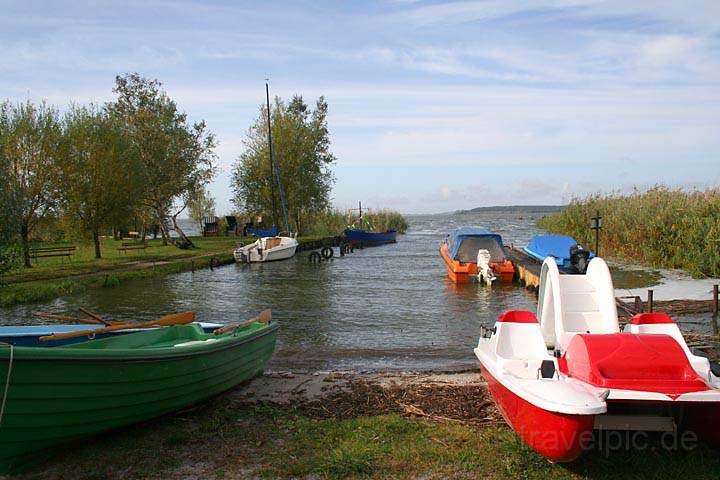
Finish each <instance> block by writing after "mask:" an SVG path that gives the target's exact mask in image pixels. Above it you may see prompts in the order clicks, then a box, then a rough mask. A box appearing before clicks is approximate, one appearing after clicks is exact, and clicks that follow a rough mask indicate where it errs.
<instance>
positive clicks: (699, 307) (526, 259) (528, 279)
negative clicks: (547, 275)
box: [505, 245, 716, 318]
mask: <svg viewBox="0 0 720 480" xmlns="http://www.w3.org/2000/svg"><path fill="white" fill-rule="evenodd" d="M505 255H507V257H508V258H509V259H510V260H511V261H512V262H513V264H514V265H515V267H516V268H517V272H518V275H517V279H518V282H520V285H522V286H524V287H525V288H527V289H528V290H532V291H534V292H537V291H538V289H539V288H540V270H541V269H542V263H540V262H539V261H538V260H536V259H534V258H532V257H530V256H529V255H528V254H527V253H525V252H523V251H522V250H520V249H518V248H515V247H514V246H512V245H511V246H507V245H506V246H505ZM615 303H616V305H617V307H618V317H620V318H630V317H632V316H633V315H635V314H637V313H642V312H651V311H658V312H665V313H667V314H668V315H687V314H694V313H711V312H715V308H716V307H715V300H713V299H708V300H683V299H678V300H660V301H658V300H655V301H651V302H648V301H643V300H642V299H641V298H640V297H616V298H615Z"/></svg>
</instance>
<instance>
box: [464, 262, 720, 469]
mask: <svg viewBox="0 0 720 480" xmlns="http://www.w3.org/2000/svg"><path fill="white" fill-rule="evenodd" d="M538 315H539V316H540V321H539V322H538V319H537V317H536V315H535V314H534V313H532V312H528V311H509V312H506V313H504V314H502V315H501V316H500V317H499V318H498V319H497V322H496V323H495V326H494V328H492V329H489V328H484V329H483V332H482V333H481V338H480V339H479V341H478V346H477V348H476V349H475V354H476V356H477V358H478V359H479V361H480V368H481V371H482V374H483V376H484V377H485V379H486V381H487V383H488V388H489V391H490V393H491V395H492V397H493V399H494V400H495V403H496V404H497V406H498V409H499V410H500V412H501V413H502V415H503V417H504V418H505V420H506V421H507V423H508V424H509V425H510V426H511V427H512V428H513V429H514V430H515V432H516V433H517V434H518V435H519V436H520V438H521V439H522V440H523V441H524V442H525V443H526V444H528V445H529V446H530V447H532V448H533V449H534V450H535V451H537V452H538V453H540V454H541V455H543V456H544V457H546V458H548V459H549V460H551V461H553V462H570V461H572V460H575V459H576V458H577V457H578V456H579V455H581V454H582V452H583V451H584V450H585V449H587V448H589V447H591V446H592V442H593V430H641V431H656V432H677V431H683V430H685V431H692V432H695V433H696V434H697V435H698V437H699V438H700V439H702V440H705V441H707V442H709V443H711V444H715V445H718V444H720V429H718V428H717V422H718V420H720V379H719V378H718V376H716V375H717V374H718V373H720V372H718V369H717V368H716V367H717V366H716V365H713V367H712V368H711V365H710V363H709V361H708V359H707V358H705V357H700V356H696V355H694V354H692V353H691V351H690V350H689V348H688V346H687V344H686V342H685V340H684V338H683V336H682V334H681V332H680V329H679V328H678V326H677V325H676V324H675V323H674V322H673V321H672V320H671V319H670V317H668V316H667V315H666V314H663V313H644V314H639V315H636V316H635V317H633V318H632V320H631V322H630V323H629V324H628V325H626V326H625V328H624V330H623V331H622V332H621V331H620V329H619V324H618V320H617V311H616V310H615V299H614V295H613V289H612V281H611V280H610V272H609V271H608V269H607V266H606V264H605V262H604V261H603V260H602V259H600V258H595V259H593V260H591V262H590V264H589V266H588V269H587V273H586V274H584V275H560V274H559V272H558V268H557V264H556V262H555V261H554V259H552V258H548V259H546V260H545V262H544V263H543V267H542V272H541V285H540V301H539V305H538Z"/></svg>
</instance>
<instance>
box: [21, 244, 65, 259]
mask: <svg viewBox="0 0 720 480" xmlns="http://www.w3.org/2000/svg"><path fill="white" fill-rule="evenodd" d="M76 248H77V247H75V245H68V246H65V247H36V248H31V249H30V258H33V259H35V260H38V259H39V258H48V257H63V260H64V257H68V258H70V257H71V256H72V255H73V254H74V253H75V249H76Z"/></svg>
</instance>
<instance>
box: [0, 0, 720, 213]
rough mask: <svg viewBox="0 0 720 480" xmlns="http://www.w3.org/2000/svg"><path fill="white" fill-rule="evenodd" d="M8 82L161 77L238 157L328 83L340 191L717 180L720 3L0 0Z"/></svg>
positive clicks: (78, 90)
mask: <svg viewBox="0 0 720 480" xmlns="http://www.w3.org/2000/svg"><path fill="white" fill-rule="evenodd" d="M0 7H1V8H2V11H3V14H2V16H0V47H1V49H0V51H1V52H2V54H0V71H2V75H0V97H5V98H10V99H11V100H24V99H26V98H28V97H29V98H31V99H33V100H38V99H42V98H45V99H47V100H48V101H50V102H53V103H56V104H59V105H67V104H68V103H69V102H87V101H89V100H94V101H105V100H109V99H110V98H111V95H112V94H111V88H112V83H113V79H114V76H115V74H117V73H121V72H129V71H137V72H140V73H141V74H143V75H145V76H150V77H156V78H158V79H160V80H161V81H162V82H163V83H164V86H165V88H166V89H167V91H168V92H169V94H170V95H171V96H172V97H174V98H175V99H176V100H177V101H178V103H179V105H180V107H181V108H182V109H184V110H185V111H187V112H188V114H189V115H190V116H191V117H192V118H193V119H205V120H206V121H207V123H208V126H209V128H210V129H211V130H212V131H213V132H215V133H216V134H217V136H218V139H219V141H220V146H219V148H218V151H217V153H218V155H219V173H218V176H217V178H216V180H215V181H214V183H213V184H212V186H211V191H212V193H213V195H214V196H215V197H216V199H217V202H218V206H219V209H218V210H219V211H218V213H220V214H222V213H225V212H226V211H228V210H229V209H230V208H231V205H230V197H231V194H232V193H231V189H230V185H229V171H230V166H231V164H232V162H233V161H234V159H235V158H236V157H237V156H238V154H239V153H240V152H241V151H242V149H243V144H242V141H243V137H244V134H245V132H246V130H247V128H248V127H249V125H250V123H251V122H252V120H253V118H254V117H255V116H256V115H257V113H258V106H259V104H260V103H261V102H262V101H263V99H264V79H265V78H266V77H268V76H269V77H270V79H271V80H270V81H271V89H272V90H271V92H272V93H273V94H277V95H280V96H283V97H287V96H290V95H292V94H295V93H298V94H302V95H303V96H304V97H305V98H306V99H307V100H308V101H313V100H314V99H315V98H316V97H317V96H319V95H325V96H326V98H327V100H328V102H329V104H330V118H329V123H330V130H331V134H332V140H333V151H334V152H335V154H336V155H337V157H338V162H337V165H336V167H335V172H336V176H337V183H336V186H335V189H334V191H333V199H334V203H335V204H336V205H337V206H339V207H343V208H344V207H348V206H350V205H353V204H355V203H356V202H357V201H358V200H363V202H364V203H365V204H366V205H369V206H371V207H376V208H379V207H388V208H395V209H399V210H401V211H403V212H408V213H417V212H442V211H449V210H455V209H460V208H471V207H475V206H481V205H494V204H536V203H537V204H558V203H562V202H565V201H567V200H568V199H569V198H571V197H572V196H575V195H585V194H588V193H593V192H599V191H628V190H630V189H632V188H633V186H638V187H641V188H642V187H645V186H649V185H652V184H655V183H658V182H662V183H665V184H668V185H677V186H682V187H704V186H712V185H718V184H720V168H719V167H720V88H718V87H720V2H718V1H717V0H709V1H693V0H687V1H676V0H668V1H660V0H658V1H649V0H648V1H627V0H621V1H597V0H533V1H530V0H515V1H513V0H483V1H462V2H459V1H452V2H437V1H414V0H394V1H393V0H388V1H372V0H371V1H363V2H361V1H347V2H341V1H307V2H302V1H293V2H285V1H264V2H229V1H228V2H221V1H200V0H198V1H195V2H190V1H177V2H176V1H165V0H143V1H133V0H130V1H123V2H103V1H93V2H80V1H76V2H43V1H28V2H0Z"/></svg>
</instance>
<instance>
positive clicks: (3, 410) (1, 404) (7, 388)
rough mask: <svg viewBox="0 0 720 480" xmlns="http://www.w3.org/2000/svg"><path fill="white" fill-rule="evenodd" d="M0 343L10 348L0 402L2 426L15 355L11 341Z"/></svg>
mask: <svg viewBox="0 0 720 480" xmlns="http://www.w3.org/2000/svg"><path fill="white" fill-rule="evenodd" d="M0 345H7V346H8V348H9V349H10V358H9V360H8V371H7V378H6V379H5V391H4V392H3V396H2V403H0V426H2V422H3V416H4V415H5V404H6V403H7V396H8V391H9V390H10V375H12V367H13V359H14V357H15V347H14V346H13V345H12V344H11V343H0Z"/></svg>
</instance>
